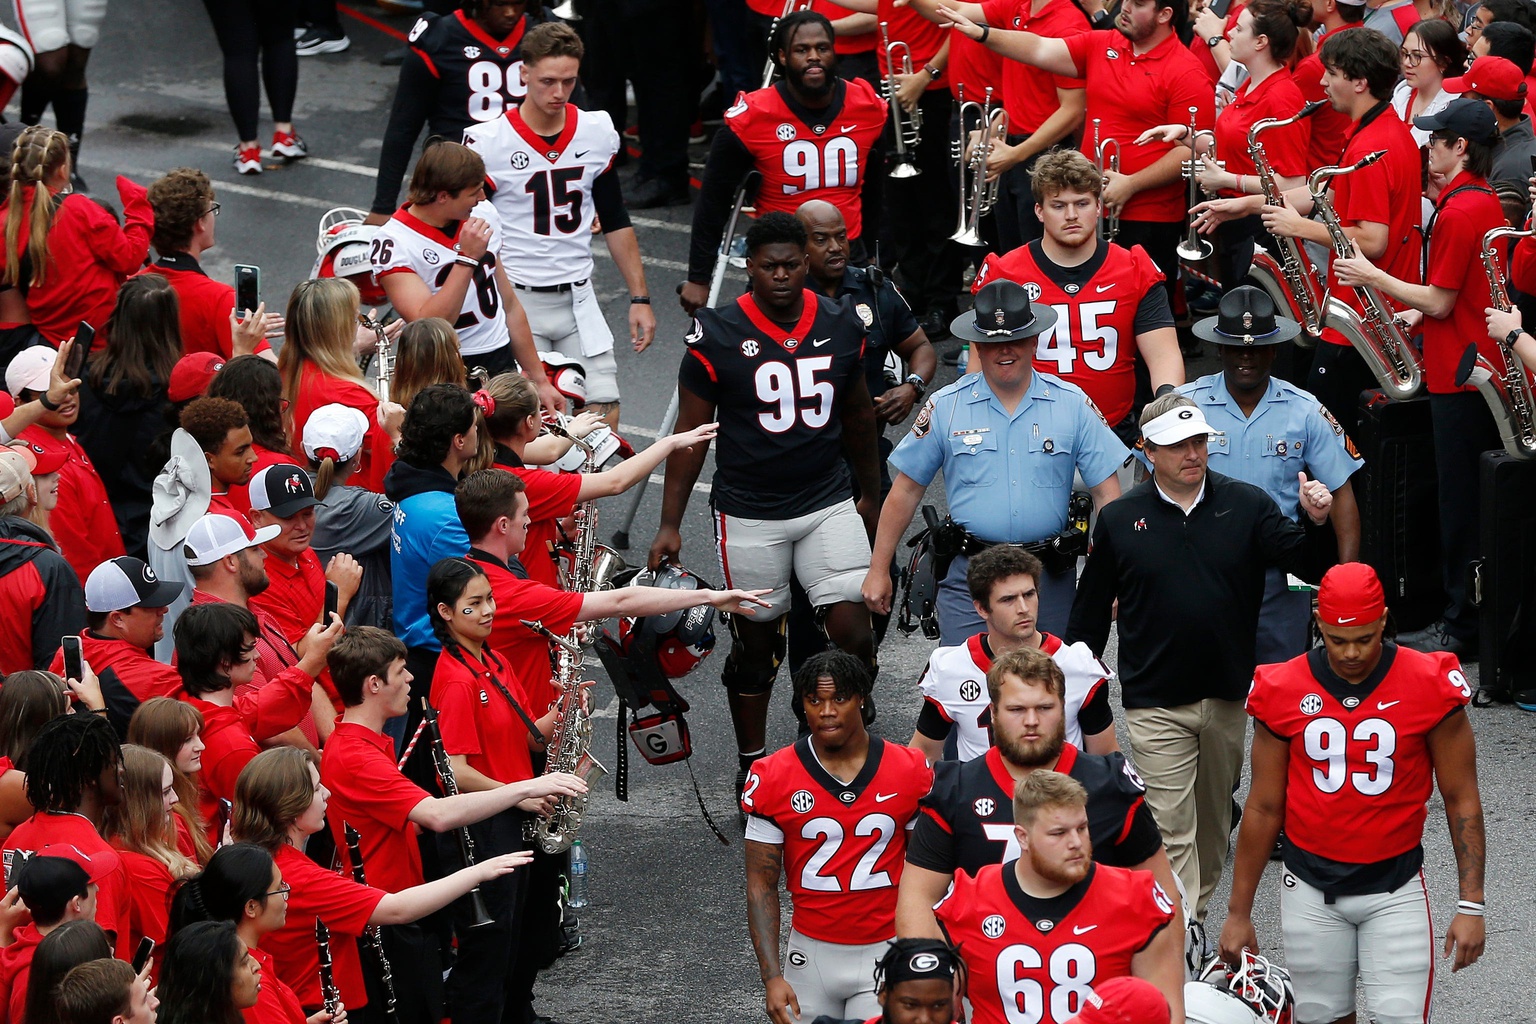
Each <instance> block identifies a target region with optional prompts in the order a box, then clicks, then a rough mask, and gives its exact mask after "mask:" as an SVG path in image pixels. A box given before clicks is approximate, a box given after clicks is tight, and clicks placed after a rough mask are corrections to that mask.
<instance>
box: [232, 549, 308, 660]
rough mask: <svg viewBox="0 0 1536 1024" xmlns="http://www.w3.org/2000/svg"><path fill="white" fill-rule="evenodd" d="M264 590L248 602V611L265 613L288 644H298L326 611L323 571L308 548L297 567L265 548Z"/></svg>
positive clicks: (301, 554)
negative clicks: (266, 584)
mask: <svg viewBox="0 0 1536 1024" xmlns="http://www.w3.org/2000/svg"><path fill="white" fill-rule="evenodd" d="M266 565H267V577H268V578H269V579H270V580H271V581H272V583H271V585H270V586H268V587H267V589H266V590H264V591H262V592H261V593H260V594H257V595H255V596H253V597H251V598H250V599H249V604H250V606H251V611H253V612H265V613H266V614H267V615H268V616H270V617H271V619H272V621H273V622H275V623H276V624H277V628H278V629H279V630H280V631H281V632H282V634H283V636H284V637H285V638H287V640H288V642H289V643H291V644H296V643H298V642H299V641H300V640H301V639H303V637H304V634H305V633H308V632H309V627H310V626H313V625H314V624H315V623H316V622H318V621H320V613H321V612H322V611H323V610H324V609H325V570H324V569H323V568H321V567H320V556H318V555H316V554H315V552H314V550H313V549H311V548H305V549H304V550H303V551H302V552H300V553H299V557H298V560H297V563H296V564H294V563H289V562H288V561H287V559H286V558H284V557H283V556H282V555H279V554H277V553H276V552H275V551H273V550H272V548H271V546H270V545H269V546H268V547H267V562H266Z"/></svg>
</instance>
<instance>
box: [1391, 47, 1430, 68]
mask: <svg viewBox="0 0 1536 1024" xmlns="http://www.w3.org/2000/svg"><path fill="white" fill-rule="evenodd" d="M1428 56H1429V54H1428V53H1426V52H1425V51H1423V50H1405V49H1403V48H1402V47H1398V50H1397V59H1398V60H1400V61H1402V62H1403V63H1404V64H1405V65H1406V66H1408V67H1410V68H1416V67H1418V66H1419V65H1420V64H1422V63H1424V58H1425V57H1428Z"/></svg>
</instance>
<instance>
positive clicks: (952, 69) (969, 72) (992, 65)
mask: <svg viewBox="0 0 1536 1024" xmlns="http://www.w3.org/2000/svg"><path fill="white" fill-rule="evenodd" d="M1003 63H1004V61H1003V55H1002V54H1000V53H997V52H995V51H993V50H989V49H987V48H986V47H985V46H982V45H981V44H980V43H978V42H977V41H976V40H974V39H972V38H971V37H970V36H968V35H965V34H964V33H963V32H951V33H950V34H949V64H948V65H946V66H945V68H944V81H945V82H947V83H948V84H949V94H950V95H951V96H953V97H955V98H956V99H959V98H960V87H961V86H964V87H965V98H966V99H967V100H975V101H976V102H977V103H980V102H982V101H983V100H984V99H986V95H987V89H988V88H989V87H990V88H991V89H992V102H993V104H994V105H996V104H999V103H1001V102H1002V99H1003V89H1004V85H1003ZM1008 63H1013V62H1012V61H1009V62H1008Z"/></svg>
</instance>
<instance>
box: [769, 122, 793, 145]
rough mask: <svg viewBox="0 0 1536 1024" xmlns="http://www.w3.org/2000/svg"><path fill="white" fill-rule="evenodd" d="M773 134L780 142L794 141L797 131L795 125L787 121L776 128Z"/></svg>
mask: <svg viewBox="0 0 1536 1024" xmlns="http://www.w3.org/2000/svg"><path fill="white" fill-rule="evenodd" d="M773 134H774V136H775V137H777V138H778V140H779V141H780V142H793V141H794V139H795V135H796V134H797V133H796V132H795V126H794V125H792V124H788V123H785V124H781V125H779V126H778V127H777V128H775V129H774V131H773Z"/></svg>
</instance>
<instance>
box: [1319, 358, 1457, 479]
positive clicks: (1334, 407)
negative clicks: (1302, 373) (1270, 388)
mask: <svg viewBox="0 0 1536 1024" xmlns="http://www.w3.org/2000/svg"><path fill="white" fill-rule="evenodd" d="M1375 387H1376V376H1375V374H1373V373H1371V370H1370V367H1368V366H1366V365H1365V360H1364V359H1362V358H1360V353H1358V352H1356V351H1355V350H1354V347H1353V346H1350V345H1333V344H1330V343H1329V342H1326V341H1323V342H1319V343H1318V346H1317V350H1316V351H1315V352H1313V353H1312V371H1311V372H1310V373H1309V374H1307V390H1308V391H1310V392H1312V394H1314V395H1316V396H1317V400H1318V401H1319V402H1321V403H1323V407H1324V408H1325V409H1327V410H1328V411H1329V412H1331V413H1333V418H1334V419H1336V420H1338V421H1339V425H1340V426H1342V427H1343V428H1344V432H1345V433H1346V434H1348V435H1349V436H1350V439H1351V440H1353V441H1355V442H1356V443H1357V444H1358V443H1359V441H1360V392H1362V391H1370V390H1371V389H1373V388H1375ZM1476 472H1477V467H1476V466H1475V465H1474V466H1473V475H1474V476H1475V475H1476Z"/></svg>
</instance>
